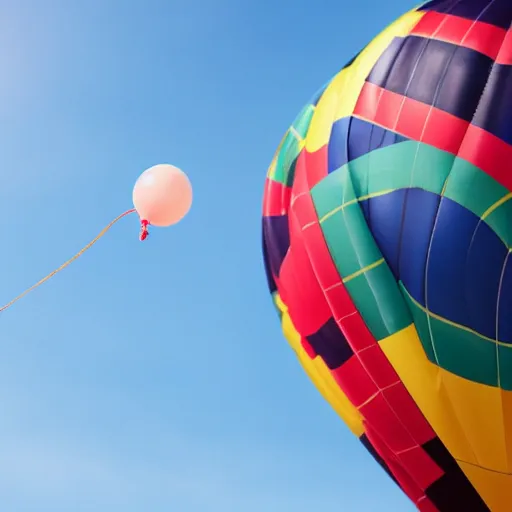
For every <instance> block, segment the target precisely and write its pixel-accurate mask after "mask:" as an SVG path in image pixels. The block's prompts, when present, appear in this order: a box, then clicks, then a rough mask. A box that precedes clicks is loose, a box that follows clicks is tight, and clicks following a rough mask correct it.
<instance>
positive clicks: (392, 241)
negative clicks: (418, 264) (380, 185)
mask: <svg viewBox="0 0 512 512" xmlns="http://www.w3.org/2000/svg"><path fill="white" fill-rule="evenodd" d="M407 192H408V190H407V189H399V190H394V191H393V192H390V193H389V194H384V195H382V196H376V197H372V198H370V199H365V200H364V201H361V202H360V205H361V207H362V210H363V214H364V216H365V218H366V222H367V224H368V227H369V228H370V230H371V232H372V235H373V238H374V239H375V242H376V244H377V246H378V247H379V249H380V252H381V253H382V256H383V257H384V259H385V260H386V262H387V264H388V265H389V268H390V269H391V271H392V272H393V274H394V276H395V279H397V280H398V279H399V278H400V276H399V272H398V265H399V260H400V252H399V251H400V237H401V231H402V218H403V212H404V207H405V200H406V196H407Z"/></svg>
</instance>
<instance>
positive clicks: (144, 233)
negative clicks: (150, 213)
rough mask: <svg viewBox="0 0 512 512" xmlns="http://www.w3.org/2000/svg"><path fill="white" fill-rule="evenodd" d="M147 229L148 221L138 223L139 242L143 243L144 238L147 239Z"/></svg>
mask: <svg viewBox="0 0 512 512" xmlns="http://www.w3.org/2000/svg"><path fill="white" fill-rule="evenodd" d="M148 227H149V221H147V220H141V221H140V235H139V240H140V241H141V242H143V241H144V240H146V238H147V237H148V235H149V231H148Z"/></svg>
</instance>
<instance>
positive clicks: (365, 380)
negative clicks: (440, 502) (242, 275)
mask: <svg viewBox="0 0 512 512" xmlns="http://www.w3.org/2000/svg"><path fill="white" fill-rule="evenodd" d="M309 162H310V161H309V160H308V159H307V157H306V156H305V155H301V156H299V159H298V161H297V168H296V175H295V183H294V186H293V197H292V203H291V209H290V212H289V218H290V223H291V224H295V223H297V225H298V226H299V227H300V230H299V231H297V230H296V229H293V230H292V233H291V235H292V237H291V247H294V244H297V245H298V246H303V247H304V248H305V250H306V251H307V254H308V258H309V259H310V261H311V266H312V270H313V271H314V274H315V276H316V279H317V280H318V283H319V285H320V287H321V289H322V291H323V294H324V296H325V299H326V300H327V302H328V305H329V308H330V311H331V312H332V315H333V317H334V319H335V320H336V322H337V324H338V327H339V328H340V329H341V331H342V332H343V334H344V335H345V337H346V338H347V340H348V343H349V344H350V346H351V348H352V349H353V350H354V352H355V355H354V356H352V357H351V358H350V359H349V360H348V361H346V362H345V363H344V364H343V365H342V366H340V367H339V368H337V369H334V370H332V371H331V373H332V375H333V377H334V379H335V381H336V382H337V383H338V385H339V386H340V389H341V390H342V391H343V392H344V393H345V395H346V396H347V397H348V398H349V400H350V401H351V403H353V404H354V405H355V406H356V407H358V409H359V410H360V411H361V413H362V415H363V417H364V418H365V420H366V424H367V425H369V426H371V428H372V429H373V430H374V432H376V433H378V435H379V437H380V439H381V444H383V446H385V449H384V448H382V447H381V450H378V451H379V452H380V454H381V455H382V453H381V452H382V450H384V451H386V450H387V451H388V452H389V453H391V454H392V455H393V457H392V458H393V466H394V468H393V474H394V475H395V477H397V480H399V482H400V484H401V485H402V486H403V487H407V489H408V492H409V493H410V495H411V497H412V498H413V500H414V501H415V502H417V503H419V502H420V501H422V502H425V499H426V498H425V494H424V490H425V489H426V488H427V487H428V486H429V485H431V484H432V483H433V482H434V481H436V480H437V479H438V478H439V477H440V476H442V474H443V471H442V469H441V468H440V467H439V466H438V465H437V464H436V463H435V462H434V460H433V459H431V458H430V457H429V456H428V454H427V453H426V452H425V451H424V450H423V448H421V446H420V445H422V444H423V443H425V442H427V441H429V440H431V439H433V438H434V437H435V433H434V432H433V430H432V428H431V427H430V425H429V423H428V422H427V420H426V419H425V418H424V416H423V414H422V412H421V411H420V409H419V408H418V406H417V405H416V403H415V402H414V400H413V399H412V397H411V396H410V394H409V393H408V392H407V390H406V389H405V386H404V385H403V383H402V382H401V380H400V378H399V376H398V374H397V373H396V371H395V370H394V368H393V367H392V365H391V363H390V362H389V361H388V359H387V358H386V357H385V355H384V353H383V352H382V349H381V348H380V347H379V345H378V342H377V340H376V339H375V337H374V336H373V335H372V334H371V332H370V331H369V329H368V327H367V326H366V324H365V322H364V320H363V319H362V317H361V315H360V313H359V312H358V311H357V309H356V307H355V304H354V303H353V301H352V299H351V297H350V295H349V293H348V291H347V290H346V288H345V286H344V284H343V283H342V281H341V278H340V276H339V273H338V271H337V269H336V267H335V265H334V263H333V261H332V257H331V255H330V253H329V250H328V247H327V244H326V242H325V239H324V236H323V233H322V229H321V227H320V224H319V222H318V216H317V214H316V211H315V208H314V205H313V201H312V198H311V194H310V187H311V186H312V184H311V182H310V180H311V178H312V174H310V173H307V172H306V171H308V169H307V165H308V164H309ZM313 181H315V180H314V179H313ZM299 239H301V240H299ZM292 250H293V249H292ZM295 275H297V274H295ZM283 277H284V276H283V275H282V274H281V278H282V281H281V282H282V284H285V283H284V281H285V279H284V278H283ZM288 279H289V280H290V281H291V280H293V279H294V277H293V276H291V275H289V276H287V279H286V280H288ZM308 281H309V279H308ZM306 288H309V284H308V285H307V286H306ZM302 298H303V300H304V302H305V304H307V307H311V306H312V304H313V302H316V301H317V300H318V298H316V297H315V299H314V301H313V300H312V299H311V298H310V297H309V296H308V295H307V294H306V295H302ZM303 306H304V305H303ZM304 307H305V306H304ZM290 314H291V317H292V320H293V321H294V322H295V321H296V319H297V321H300V320H299V319H298V318H297V317H296V316H295V315H294V314H293V312H292V311H291V310H290ZM304 314H308V313H307V312H306V311H304ZM315 316H316V315H315ZM299 332H300V331H299ZM301 334H302V333H301ZM417 450H421V452H422V454H423V455H422V456H421V459H420V460H419V462H418V460H417V459H414V460H413V457H412V454H414V453H418V452H417ZM406 453H410V454H409V456H406V455H404V456H403V457H401V455H402V454H406ZM383 458H384V457H383ZM387 458H388V459H389V457H387ZM426 503H427V502H425V504H426Z"/></svg>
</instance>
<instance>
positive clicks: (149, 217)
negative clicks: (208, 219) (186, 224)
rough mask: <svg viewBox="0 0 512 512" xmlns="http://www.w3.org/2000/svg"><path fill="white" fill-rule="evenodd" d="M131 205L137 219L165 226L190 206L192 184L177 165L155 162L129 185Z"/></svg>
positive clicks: (175, 221)
mask: <svg viewBox="0 0 512 512" xmlns="http://www.w3.org/2000/svg"><path fill="white" fill-rule="evenodd" d="M133 205H134V206H135V210H137V213H138V214H139V216H140V218H141V220H144V221H147V222H148V223H149V224H151V225H153V226H159V227H167V226H170V225H172V224H176V223H177V222H179V221H180V220H181V219H182V218H183V217H185V215H186V214H187V213H188V211H189V210H190V207H191V205H192V185H191V184H190V180H189V179H188V177H187V175H186V174H185V173H184V172H183V171H182V170H181V169H178V168H177V167H174V166H173V165H169V164H159V165H155V166H153V167H150V168H149V169H147V170H145V171H144V172H143V173H142V174H141V176H140V177H139V179H138V180H137V182H136V183H135V186H134V187H133Z"/></svg>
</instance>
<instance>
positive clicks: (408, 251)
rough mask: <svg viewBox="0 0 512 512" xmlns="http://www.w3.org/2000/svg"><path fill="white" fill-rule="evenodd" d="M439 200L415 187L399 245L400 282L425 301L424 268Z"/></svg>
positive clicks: (408, 200) (407, 207)
mask: <svg viewBox="0 0 512 512" xmlns="http://www.w3.org/2000/svg"><path fill="white" fill-rule="evenodd" d="M440 202H441V197H440V196H439V195H438V194H434V193H432V192H427V191H426V190H422V189H418V188H414V189H411V190H410V191H409V194H408V195H407V203H406V206H405V215H404V222H403V226H402V243H401V246H400V269H399V272H400V280H401V281H402V283H403V284H404V286H405V287H406V289H407V290H408V291H409V293H410V294H411V295H412V296H413V297H414V298H416V297H421V300H418V299H416V300H418V302H420V303H424V302H425V299H424V297H425V269H426V265H427V256H428V251H429V248H430V243H431V240H432V231H433V229H434V223H435V221H436V217H437V214H438V211H439V205H440Z"/></svg>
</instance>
